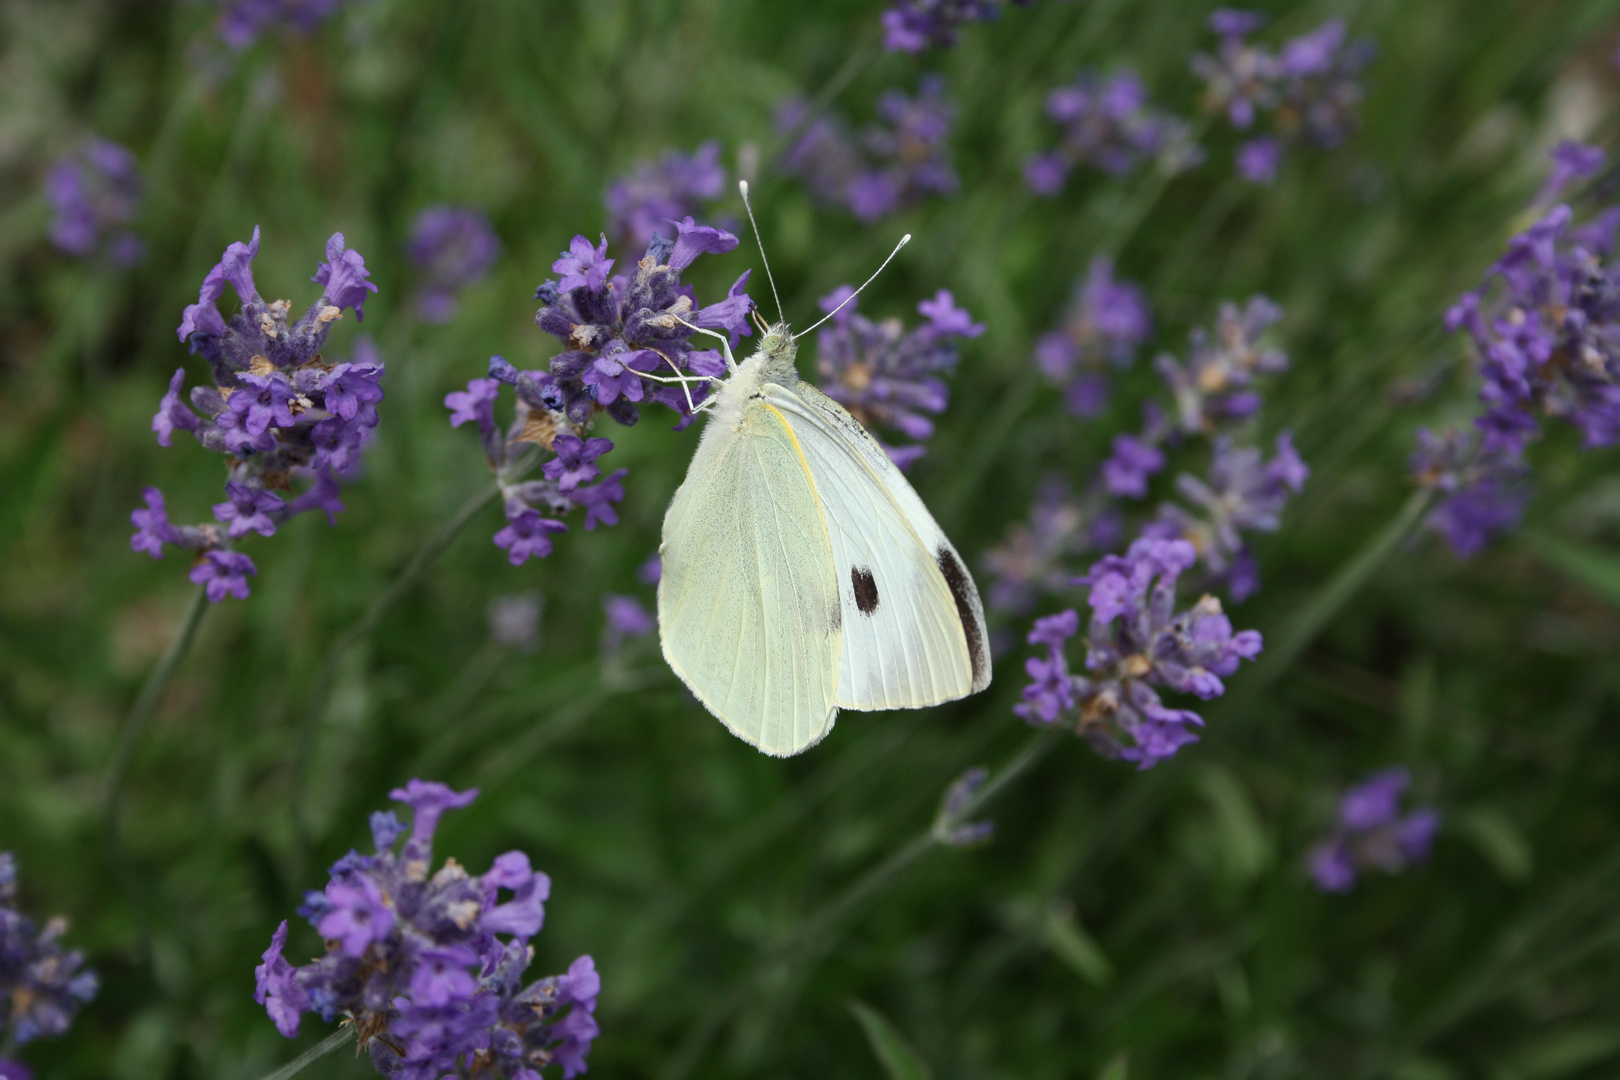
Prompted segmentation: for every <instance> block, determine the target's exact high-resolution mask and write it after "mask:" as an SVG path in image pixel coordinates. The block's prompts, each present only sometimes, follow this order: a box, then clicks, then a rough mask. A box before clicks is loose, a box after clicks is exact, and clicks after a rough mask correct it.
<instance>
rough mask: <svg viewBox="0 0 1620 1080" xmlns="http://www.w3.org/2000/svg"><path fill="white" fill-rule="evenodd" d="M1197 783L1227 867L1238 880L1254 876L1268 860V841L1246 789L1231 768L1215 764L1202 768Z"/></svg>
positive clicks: (1269, 846)
mask: <svg viewBox="0 0 1620 1080" xmlns="http://www.w3.org/2000/svg"><path fill="white" fill-rule="evenodd" d="M1198 786H1199V788H1200V789H1201V790H1202V791H1203V793H1204V798H1206V799H1208V800H1209V807H1210V810H1211V811H1213V813H1214V825H1215V836H1216V837H1217V839H1218V842H1219V844H1220V849H1221V859H1222V861H1223V862H1224V863H1225V864H1226V868H1227V871H1228V872H1229V873H1230V874H1231V875H1232V877H1233V878H1234V879H1236V880H1237V881H1238V882H1239V883H1247V882H1249V881H1252V880H1254V878H1255V877H1257V876H1259V874H1260V872H1261V871H1262V870H1264V869H1265V868H1266V866H1267V864H1268V863H1270V862H1271V841H1270V839H1269V838H1268V837H1267V836H1266V830H1265V826H1263V825H1262V824H1261V823H1260V815H1259V814H1257V813H1255V809H1254V803H1252V802H1251V801H1250V800H1249V795H1248V792H1246V791H1244V790H1243V785H1242V783H1240V782H1239V781H1238V779H1237V777H1235V776H1233V775H1232V772H1231V770H1229V769H1225V768H1222V767H1221V766H1219V765H1209V766H1208V767H1207V768H1205V769H1204V770H1203V771H1202V772H1201V773H1200V774H1199V776H1198Z"/></svg>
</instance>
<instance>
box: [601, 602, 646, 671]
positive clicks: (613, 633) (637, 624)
mask: <svg viewBox="0 0 1620 1080" xmlns="http://www.w3.org/2000/svg"><path fill="white" fill-rule="evenodd" d="M602 613H603V614H604V615H605V616H606V618H605V619H604V620H603V624H602V656H603V658H604V659H606V660H610V661H611V660H615V659H617V658H618V656H619V654H620V653H621V652H623V651H624V647H625V644H626V643H628V642H629V641H630V640H631V639H632V638H640V637H646V636H647V635H648V634H650V633H652V632H653V631H654V630H656V629H658V621H657V620H656V619H654V618H653V615H652V612H650V611H648V610H647V608H646V606H645V605H644V604H642V602H641V601H640V600H637V599H636V598H635V597H634V596H626V595H624V594H622V593H609V594H607V595H606V596H604V597H603V598H602Z"/></svg>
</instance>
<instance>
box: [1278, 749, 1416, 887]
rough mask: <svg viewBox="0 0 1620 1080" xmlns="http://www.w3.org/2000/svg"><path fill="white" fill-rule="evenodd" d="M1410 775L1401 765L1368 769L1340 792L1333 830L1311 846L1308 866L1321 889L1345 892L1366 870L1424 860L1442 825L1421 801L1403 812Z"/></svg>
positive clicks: (1392, 869) (1390, 869)
mask: <svg viewBox="0 0 1620 1080" xmlns="http://www.w3.org/2000/svg"><path fill="white" fill-rule="evenodd" d="M1411 782H1412V776H1411V774H1410V773H1409V772H1407V770H1405V769H1403V768H1399V767H1397V768H1393V769H1384V770H1383V771H1381V772H1376V773H1372V774H1371V775H1369V776H1368V777H1367V778H1366V779H1364V780H1362V782H1361V783H1359V784H1356V785H1355V786H1353V787H1351V788H1349V789H1347V790H1346V791H1345V792H1344V794H1343V795H1342V796H1340V798H1339V811H1338V818H1337V820H1336V822H1335V824H1334V827H1333V831H1332V833H1330V834H1329V835H1328V836H1327V837H1326V838H1325V839H1323V840H1322V841H1321V842H1320V843H1318V844H1316V845H1315V846H1314V847H1312V848H1311V850H1310V853H1309V855H1307V856H1306V866H1307V867H1308V868H1309V870H1310V874H1311V880H1312V881H1313V882H1315V884H1316V887H1317V888H1318V889H1321V890H1322V891H1323V892H1330V893H1345V892H1349V891H1350V890H1351V889H1352V888H1354V887H1355V884H1356V878H1357V877H1358V876H1359V875H1361V874H1364V873H1367V872H1368V871H1370V870H1381V871H1383V872H1384V873H1386V874H1398V873H1400V872H1401V871H1403V870H1405V869H1407V868H1409V867H1411V866H1414V865H1417V864H1419V863H1423V862H1426V861H1427V860H1428V858H1429V849H1430V847H1432V846H1433V844H1434V837H1435V833H1436V832H1438V831H1439V829H1440V812H1439V811H1438V810H1436V809H1435V808H1434V807H1432V806H1419V807H1415V808H1413V809H1412V810H1410V811H1408V812H1407V813H1405V814H1402V813H1401V810H1400V803H1401V796H1402V795H1404V794H1405V793H1406V789H1407V788H1408V787H1409V786H1410V785H1411Z"/></svg>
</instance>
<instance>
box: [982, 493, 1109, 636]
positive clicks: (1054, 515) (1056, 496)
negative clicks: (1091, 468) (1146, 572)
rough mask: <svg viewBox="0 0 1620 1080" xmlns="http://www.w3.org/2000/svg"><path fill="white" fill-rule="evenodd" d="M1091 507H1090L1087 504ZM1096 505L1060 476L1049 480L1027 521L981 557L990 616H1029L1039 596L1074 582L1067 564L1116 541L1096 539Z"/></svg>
mask: <svg viewBox="0 0 1620 1080" xmlns="http://www.w3.org/2000/svg"><path fill="white" fill-rule="evenodd" d="M1088 503H1091V504H1093V505H1087V504H1088ZM1095 504H1096V500H1086V499H1079V498H1076V497H1075V496H1074V494H1073V492H1072V491H1071V490H1070V488H1069V485H1068V483H1067V482H1066V481H1065V480H1064V479H1063V478H1062V477H1061V476H1056V475H1053V476H1047V477H1046V478H1044V479H1043V480H1042V482H1041V486H1040V488H1039V489H1038V491H1037V493H1036V495H1035V501H1034V504H1033V505H1032V506H1031V507H1030V513H1029V520H1028V521H1027V522H1023V523H1020V524H1018V525H1015V526H1014V527H1013V528H1012V529H1011V530H1010V531H1009V532H1008V534H1007V538H1006V540H1004V541H1002V543H1001V544H999V545H998V546H996V547H994V548H991V549H990V551H989V552H988V553H986V555H985V557H984V563H985V567H986V568H987V569H988V570H989V571H990V576H991V581H990V589H989V596H988V599H989V604H990V609H991V610H992V611H1003V612H1008V613H1010V614H1014V615H1024V614H1027V613H1028V612H1029V610H1030V608H1032V607H1034V605H1035V602H1036V601H1037V600H1038V599H1039V598H1040V597H1042V596H1045V595H1049V594H1053V593H1056V592H1058V591H1060V590H1061V589H1063V588H1065V587H1066V586H1068V585H1069V583H1070V582H1071V581H1072V580H1073V579H1074V571H1073V570H1071V569H1070V568H1069V567H1068V566H1067V565H1066V564H1067V562H1068V560H1069V559H1071V558H1074V557H1076V556H1078V555H1081V554H1084V553H1085V552H1087V551H1092V550H1098V549H1102V550H1106V549H1107V548H1109V547H1111V546H1113V542H1114V540H1115V537H1114V536H1113V535H1112V534H1111V533H1107V532H1105V533H1104V535H1100V536H1099V535H1098V532H1097V526H1098V524H1099V522H1098V520H1097V517H1098V515H1100V514H1101V513H1102V512H1103V511H1102V508H1101V507H1100V506H1099V505H1095Z"/></svg>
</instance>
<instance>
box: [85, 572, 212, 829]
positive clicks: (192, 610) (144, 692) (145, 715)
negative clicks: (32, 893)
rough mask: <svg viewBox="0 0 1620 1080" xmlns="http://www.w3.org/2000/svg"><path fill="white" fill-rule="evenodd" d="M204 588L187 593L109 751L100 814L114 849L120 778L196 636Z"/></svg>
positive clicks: (205, 602)
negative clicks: (170, 633)
mask: <svg viewBox="0 0 1620 1080" xmlns="http://www.w3.org/2000/svg"><path fill="white" fill-rule="evenodd" d="M209 606H210V605H209V603H208V593H207V590H206V589H205V588H204V587H203V586H201V585H199V586H197V591H196V592H195V593H193V594H192V596H191V605H190V606H189V607H187V608H186V614H185V617H184V618H183V619H181V621H180V628H179V629H178V630H177V631H175V635H174V640H173V641H171V642H169V650H168V651H167V652H166V653H164V654H163V659H162V660H160V661H158V666H157V667H156V668H154V669H153V670H152V674H151V675H150V676H148V677H147V680H146V685H145V686H142V687H141V692H140V694H138V695H137V696H136V698H135V703H134V704H133V705H131V706H130V709H129V715H128V716H126V717H125V718H124V728H123V731H122V732H121V733H120V734H119V738H118V750H117V752H116V753H114V754H113V760H112V765H111V767H110V768H109V769H108V770H107V790H106V796H105V805H104V810H103V812H104V814H105V821H106V825H105V828H106V836H107V843H108V844H109V845H110V846H111V847H112V849H113V850H114V851H116V850H117V847H118V811H119V805H120V803H121V802H122V800H123V793H124V780H125V778H126V777H127V776H128V774H129V766H130V762H131V761H132V760H133V758H134V756H135V746H136V744H137V743H138V742H139V741H140V738H141V734H142V732H144V731H145V730H146V725H147V723H148V722H149V721H150V720H151V719H152V711H153V710H154V709H156V708H157V703H158V700H159V699H160V698H161V697H162V696H163V691H164V690H165V689H167V688H168V685H169V679H170V678H171V677H172V676H173V675H174V672H175V669H176V668H178V667H179V666H180V661H181V660H183V659H185V656H186V653H188V652H190V651H191V643H192V642H193V641H195V640H196V639H197V627H199V626H201V625H202V619H203V613H204V612H205V611H207V610H208V608H209Z"/></svg>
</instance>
